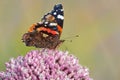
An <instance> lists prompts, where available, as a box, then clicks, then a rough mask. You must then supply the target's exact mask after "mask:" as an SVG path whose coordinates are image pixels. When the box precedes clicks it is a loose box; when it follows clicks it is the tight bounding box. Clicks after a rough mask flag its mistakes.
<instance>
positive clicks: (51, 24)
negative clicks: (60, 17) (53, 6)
mask: <svg viewBox="0 0 120 80" xmlns="http://www.w3.org/2000/svg"><path fill="white" fill-rule="evenodd" d="M49 25H50V26H57V23H50V24H49Z"/></svg>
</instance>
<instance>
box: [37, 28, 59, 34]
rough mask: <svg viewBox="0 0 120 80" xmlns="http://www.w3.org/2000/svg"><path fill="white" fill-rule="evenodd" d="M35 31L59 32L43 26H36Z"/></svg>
mask: <svg viewBox="0 0 120 80" xmlns="http://www.w3.org/2000/svg"><path fill="white" fill-rule="evenodd" d="M37 31H46V32H48V33H51V34H53V35H55V34H59V33H58V32H57V31H54V30H51V29H49V28H44V27H40V28H37Z"/></svg>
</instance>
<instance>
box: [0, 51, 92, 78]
mask: <svg viewBox="0 0 120 80" xmlns="http://www.w3.org/2000/svg"><path fill="white" fill-rule="evenodd" d="M0 79H2V80H92V79H91V78H90V77H89V72H88V69H87V68H86V67H83V66H81V65H80V64H79V60H78V59H77V58H76V57H75V56H73V55H71V54H68V52H62V51H58V50H49V49H41V50H33V51H31V52H29V53H27V54H26V56H25V57H23V56H19V57H17V58H16V59H11V60H10V61H9V62H7V63H6V71H5V72H0Z"/></svg>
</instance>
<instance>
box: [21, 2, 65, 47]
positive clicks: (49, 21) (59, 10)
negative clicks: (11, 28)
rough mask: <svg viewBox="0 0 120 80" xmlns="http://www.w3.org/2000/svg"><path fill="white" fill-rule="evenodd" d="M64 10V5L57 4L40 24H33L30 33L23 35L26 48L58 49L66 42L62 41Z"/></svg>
mask: <svg viewBox="0 0 120 80" xmlns="http://www.w3.org/2000/svg"><path fill="white" fill-rule="evenodd" d="M63 22H64V10H63V6H62V4H56V5H55V6H54V8H53V10H51V11H50V12H49V13H47V14H46V15H44V16H43V18H42V19H41V21H40V22H38V23H34V24H32V26H31V27H30V28H29V30H28V32H27V33H25V34H23V36H22V41H23V42H24V43H25V44H26V46H34V47H36V48H49V49H56V48H57V47H59V45H60V44H62V43H63V42H64V41H65V40H60V36H61V33H62V29H63Z"/></svg>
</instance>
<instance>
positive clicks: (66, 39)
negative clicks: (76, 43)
mask: <svg viewBox="0 0 120 80" xmlns="http://www.w3.org/2000/svg"><path fill="white" fill-rule="evenodd" d="M79 36H80V35H74V36H70V37H66V38H63V39H64V40H65V41H68V42H72V39H71V38H78V37H79Z"/></svg>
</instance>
